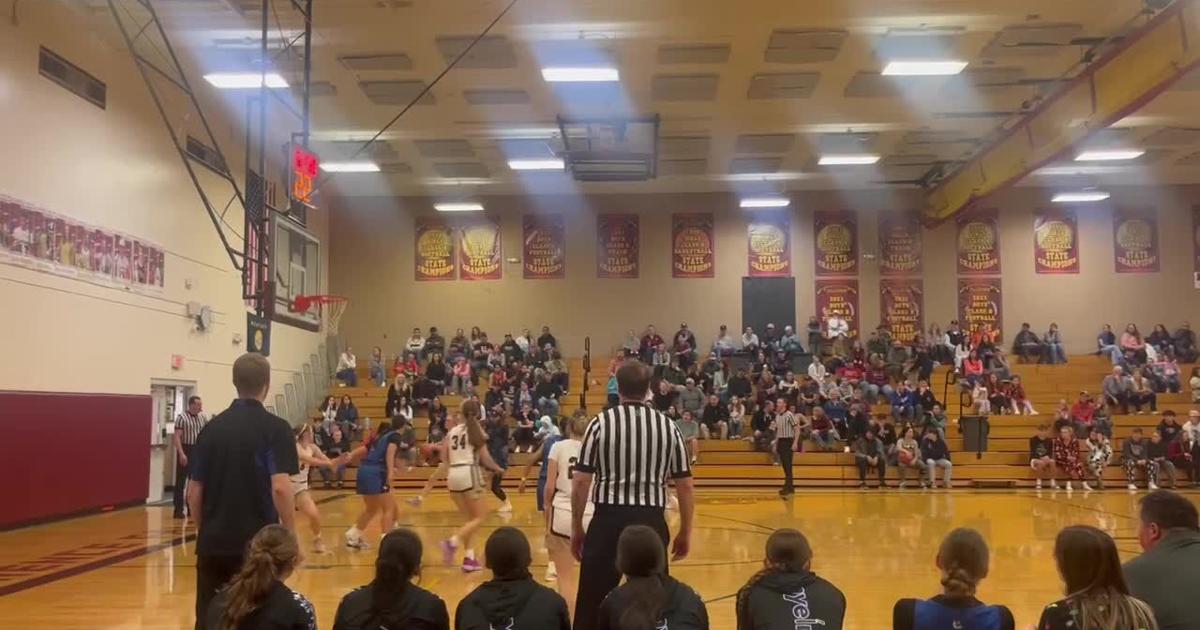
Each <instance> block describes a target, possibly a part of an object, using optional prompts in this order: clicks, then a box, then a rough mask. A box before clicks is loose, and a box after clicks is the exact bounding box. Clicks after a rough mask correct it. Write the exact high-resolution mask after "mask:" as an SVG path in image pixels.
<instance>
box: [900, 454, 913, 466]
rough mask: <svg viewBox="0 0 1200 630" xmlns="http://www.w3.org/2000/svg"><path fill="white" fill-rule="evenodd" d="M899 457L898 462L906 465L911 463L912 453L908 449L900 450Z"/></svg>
mask: <svg viewBox="0 0 1200 630" xmlns="http://www.w3.org/2000/svg"><path fill="white" fill-rule="evenodd" d="M899 458H900V463H901V464H902V465H904V466H907V465H909V464H911V463H912V461H913V454H912V453H911V452H909V451H900V455H899Z"/></svg>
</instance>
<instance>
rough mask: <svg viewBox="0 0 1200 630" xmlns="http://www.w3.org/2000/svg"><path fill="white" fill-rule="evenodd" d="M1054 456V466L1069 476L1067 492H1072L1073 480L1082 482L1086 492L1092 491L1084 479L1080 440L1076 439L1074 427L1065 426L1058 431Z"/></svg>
mask: <svg viewBox="0 0 1200 630" xmlns="http://www.w3.org/2000/svg"><path fill="white" fill-rule="evenodd" d="M1053 454H1054V466H1055V467H1056V468H1058V470H1060V471H1062V472H1063V473H1064V474H1066V476H1067V483H1066V488H1067V492H1070V491H1071V481H1072V480H1076V481H1080V482H1081V483H1082V484H1083V489H1084V490H1088V491H1090V490H1091V489H1092V488H1091V486H1089V485H1088V483H1087V480H1085V479H1084V478H1083V464H1082V463H1080V460H1079V440H1078V439H1077V438H1076V437H1075V430H1074V429H1073V428H1072V427H1070V426H1066V425H1064V426H1063V427H1061V428H1060V429H1059V430H1058V437H1056V438H1054V448H1053ZM1051 485H1053V484H1051Z"/></svg>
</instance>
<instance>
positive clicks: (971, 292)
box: [958, 278, 1004, 331]
mask: <svg viewBox="0 0 1200 630" xmlns="http://www.w3.org/2000/svg"><path fill="white" fill-rule="evenodd" d="M1003 313H1004V301H1003V300H1002V299H1001V292H1000V278H959V279H958V321H959V322H961V324H962V327H963V328H964V329H965V330H975V329H977V328H979V327H981V326H983V325H984V324H989V325H991V327H992V330H1001V331H1002V330H1004V327H1003V324H1004V320H1003V317H1002V315H1003Z"/></svg>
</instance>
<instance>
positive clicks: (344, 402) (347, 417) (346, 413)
mask: <svg viewBox="0 0 1200 630" xmlns="http://www.w3.org/2000/svg"><path fill="white" fill-rule="evenodd" d="M334 422H335V423H337V424H338V425H339V426H341V427H342V432H344V433H345V434H346V435H349V436H352V437H358V435H359V432H360V429H361V427H360V426H359V417H358V407H355V406H354V400H353V399H351V398H350V397H349V396H342V398H341V400H340V401H338V407H337V418H336V419H335V420H334Z"/></svg>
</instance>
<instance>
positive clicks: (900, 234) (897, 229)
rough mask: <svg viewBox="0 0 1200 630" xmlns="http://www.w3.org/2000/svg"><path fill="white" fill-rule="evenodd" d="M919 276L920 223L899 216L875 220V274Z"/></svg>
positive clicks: (911, 217) (913, 217)
mask: <svg viewBox="0 0 1200 630" xmlns="http://www.w3.org/2000/svg"><path fill="white" fill-rule="evenodd" d="M920 273H921V222H920V221H919V220H918V218H917V215H916V214H913V213H911V212H902V213H897V214H889V215H883V214H881V215H880V216H879V274H880V275H883V276H903V275H907V274H920Z"/></svg>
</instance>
